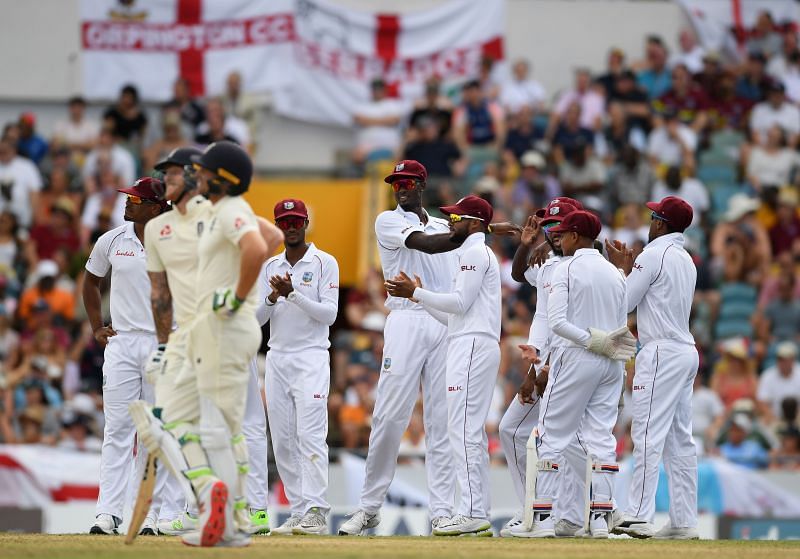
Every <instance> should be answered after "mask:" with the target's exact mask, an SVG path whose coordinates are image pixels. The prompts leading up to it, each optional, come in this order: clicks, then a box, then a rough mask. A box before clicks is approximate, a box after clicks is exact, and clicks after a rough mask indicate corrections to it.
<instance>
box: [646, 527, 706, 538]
mask: <svg viewBox="0 0 800 559" xmlns="http://www.w3.org/2000/svg"><path fill="white" fill-rule="evenodd" d="M653 539H654V540H699V539H700V534H698V533H697V528H673V527H672V526H670V525H669V524H667V525H666V526H664V527H663V528H661V529H660V530H659V531H658V532H656V533H655V535H654V536H653Z"/></svg>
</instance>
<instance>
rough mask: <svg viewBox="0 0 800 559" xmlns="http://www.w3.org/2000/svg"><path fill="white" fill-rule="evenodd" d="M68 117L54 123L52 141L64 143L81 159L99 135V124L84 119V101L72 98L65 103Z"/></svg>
mask: <svg viewBox="0 0 800 559" xmlns="http://www.w3.org/2000/svg"><path fill="white" fill-rule="evenodd" d="M67 109H68V111H69V117H68V118H67V120H61V121H59V122H56V125H55V131H54V132H53V141H54V142H59V143H62V142H63V143H64V144H66V145H67V147H69V149H70V150H72V151H73V152H77V153H78V154H79V155H80V156H81V157H82V156H83V155H84V154H86V153H88V152H89V150H91V149H92V148H93V147H94V145H95V143H96V142H97V137H98V136H99V135H100V123H99V122H97V121H96V120H94V119H89V118H86V101H85V100H84V99H83V97H72V98H70V100H69V101H68V102H67Z"/></svg>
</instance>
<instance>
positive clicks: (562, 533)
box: [555, 518, 582, 538]
mask: <svg viewBox="0 0 800 559" xmlns="http://www.w3.org/2000/svg"><path fill="white" fill-rule="evenodd" d="M581 529H582V526H581V525H580V524H573V523H572V522H570V521H569V520H565V519H563V518H562V519H561V520H559V521H558V522H556V528H555V534H556V537H557V538H574V537H577V535H578V532H580V531H581Z"/></svg>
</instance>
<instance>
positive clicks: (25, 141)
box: [17, 113, 48, 165]
mask: <svg viewBox="0 0 800 559" xmlns="http://www.w3.org/2000/svg"><path fill="white" fill-rule="evenodd" d="M47 150H48V145H47V141H45V139H44V138H42V137H41V136H40V135H39V134H37V133H36V115H35V114H33V113H22V114H21V115H20V117H19V140H18V141H17V151H18V152H19V154H20V155H22V156H23V157H27V158H28V159H30V160H31V161H33V162H34V163H35V164H36V165H38V164H39V163H41V162H42V159H44V157H45V155H47Z"/></svg>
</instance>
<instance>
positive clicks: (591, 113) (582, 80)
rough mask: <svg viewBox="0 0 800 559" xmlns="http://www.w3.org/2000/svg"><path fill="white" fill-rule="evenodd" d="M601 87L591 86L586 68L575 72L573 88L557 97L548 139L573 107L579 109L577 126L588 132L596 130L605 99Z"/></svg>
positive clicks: (601, 115)
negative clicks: (575, 106) (576, 106)
mask: <svg viewBox="0 0 800 559" xmlns="http://www.w3.org/2000/svg"><path fill="white" fill-rule="evenodd" d="M600 90H602V86H601V85H598V86H597V87H594V86H593V85H592V75H591V73H590V72H589V70H587V69H586V68H578V69H577V70H575V86H574V87H573V88H572V89H568V90H567V91H565V92H563V93H562V94H561V95H559V97H558V99H557V100H556V104H555V107H554V108H553V113H552V115H551V117H550V124H549V126H548V132H549V133H548V137H552V136H553V135H554V134H555V131H556V130H557V128H558V126H559V124H561V122H562V121H563V120H564V119H566V118H568V117H567V115H566V113H567V112H568V111H570V110H573V109H572V107H573V105H575V104H577V105H578V106H579V108H580V111H579V117H580V121H579V124H580V126H581V127H583V128H586V129H588V130H597V129H598V128H599V127H600V125H601V124H602V119H603V115H604V114H605V98H604V97H603V92H601V91H600Z"/></svg>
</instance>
